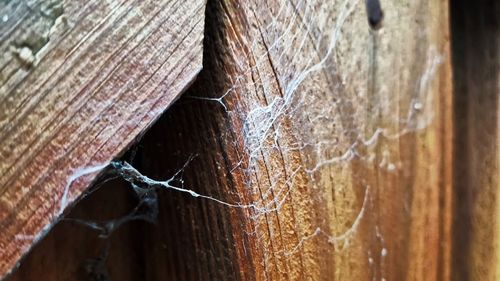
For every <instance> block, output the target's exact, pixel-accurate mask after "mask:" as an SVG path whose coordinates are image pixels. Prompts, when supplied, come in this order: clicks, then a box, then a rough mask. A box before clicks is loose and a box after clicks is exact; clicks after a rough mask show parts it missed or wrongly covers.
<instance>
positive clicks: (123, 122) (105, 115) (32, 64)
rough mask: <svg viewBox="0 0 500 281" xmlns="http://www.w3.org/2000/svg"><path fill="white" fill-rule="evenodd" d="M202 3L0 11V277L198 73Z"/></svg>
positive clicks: (11, 5) (56, 0)
mask: <svg viewBox="0 0 500 281" xmlns="http://www.w3.org/2000/svg"><path fill="white" fill-rule="evenodd" d="M204 14H205V1H204V0H189V1H168V0H165V1H160V0H158V1H156V0H148V1H60V0H47V1H2V2H1V3H0V21H1V22H2V24H1V25H0V38H1V39H0V42H1V43H0V53H1V57H0V229H1V235H0V277H1V276H3V275H5V274H6V273H7V272H8V271H9V270H10V269H11V268H12V267H13V266H14V264H15V263H16V262H17V260H18V259H19V258H20V257H21V255H22V254H23V253H25V252H26V251H27V250H28V249H29V248H30V247H31V246H32V245H33V244H34V243H35V242H37V240H38V239H39V238H40V237H42V236H43V235H44V234H45V232H46V230H47V229H48V228H50V226H51V224H52V223H53V222H54V221H55V220H56V219H57V218H58V217H59V216H60V215H61V213H62V212H63V211H64V209H65V208H66V206H67V205H68V204H71V202H72V201H73V200H74V198H76V197H77V196H79V195H80V193H81V192H82V191H83V190H85V189H86V188H87V187H88V185H89V184H90V183H91V182H92V180H93V179H94V178H95V176H96V174H97V173H98V172H100V171H101V170H102V169H103V168H104V167H105V166H106V165H107V164H108V163H109V162H110V161H111V160H112V159H113V158H115V157H116V156H117V155H118V154H119V153H121V151H123V150H124V148H126V147H127V146H128V145H129V144H130V143H131V142H132V141H133V140H134V139H135V138H136V137H137V136H138V135H139V134H140V133H141V132H143V131H144V130H145V129H146V128H148V127H149V126H150V125H151V124H152V122H153V121H155V119H157V118H158V116H159V115H160V114H161V113H162V112H163V111H164V110H165V109H166V108H167V107H168V106H169V105H170V104H171V103H172V101H173V100H175V99H176V98H177V97H178V95H179V94H180V93H181V92H182V91H183V90H184V89H185V88H186V87H187V86H188V85H189V84H190V83H191V82H192V81H193V79H194V77H195V76H196V75H197V73H198V72H199V71H200V69H201V66H202V65H201V64H202V39H203V30H204Z"/></svg>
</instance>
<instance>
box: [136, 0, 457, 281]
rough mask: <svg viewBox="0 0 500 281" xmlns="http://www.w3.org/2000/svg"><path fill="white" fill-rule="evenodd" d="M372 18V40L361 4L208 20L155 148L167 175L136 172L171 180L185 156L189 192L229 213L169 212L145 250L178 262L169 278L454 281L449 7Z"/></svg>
mask: <svg viewBox="0 0 500 281" xmlns="http://www.w3.org/2000/svg"><path fill="white" fill-rule="evenodd" d="M382 3H383V5H384V6H383V10H384V14H385V19H384V22H383V27H382V29H380V30H379V31H376V32H373V31H371V30H370V27H369V25H368V23H367V16H366V13H365V9H364V3H363V2H362V1H338V2H332V3H328V5H325V4H324V1H276V2H273V3H269V2H265V1H214V2H213V3H212V4H211V5H209V10H208V12H207V22H208V24H207V28H208V31H207V35H206V43H205V48H206V49H205V58H206V60H205V69H207V70H209V71H206V72H204V73H203V74H202V76H201V80H200V81H199V82H198V83H197V84H196V85H194V87H193V88H192V90H190V91H189V92H188V93H187V97H188V98H189V97H191V99H186V100H185V104H184V105H179V107H178V108H177V107H176V109H174V110H173V111H172V112H170V113H169V116H170V117H169V118H170V119H168V121H166V122H165V124H166V125H162V126H164V127H163V128H162V129H161V130H158V132H157V133H158V135H157V136H156V138H153V139H154V140H155V141H156V142H157V143H160V144H161V143H163V142H164V143H166V145H165V146H163V149H164V151H165V153H164V154H163V158H161V159H163V160H162V161H161V160H160V161H161V162H159V163H158V162H156V163H155V164H152V163H151V164H149V165H148V164H145V165H143V166H144V167H141V168H140V170H141V171H143V172H145V173H146V174H148V175H150V176H152V177H153V178H166V177H168V176H169V174H168V173H164V172H165V171H166V169H165V168H164V167H165V166H167V167H170V169H171V170H172V169H173V167H172V163H175V164H176V165H177V167H179V165H181V163H182V162H181V160H178V158H184V159H186V158H187V157H188V155H186V154H187V153H193V154H195V155H197V157H196V158H195V159H194V160H193V161H192V163H191V164H190V165H189V166H188V168H187V169H186V171H185V172H184V176H185V179H186V182H185V187H187V188H191V189H194V190H195V191H196V192H198V193H201V194H205V195H208V196H211V197H213V198H217V199H218V200H222V201H224V202H226V203H227V204H226V205H224V204H221V203H219V202H214V201H213V200H207V199H202V198H190V197H189V195H179V197H181V198H180V199H177V198H178V197H173V198H168V199H167V198H164V200H165V201H167V202H168V203H166V204H165V203H164V204H162V205H164V206H165V207H164V208H167V209H168V210H169V211H165V212H164V213H165V214H168V217H167V219H165V220H164V223H165V225H168V226H169V227H168V229H164V230H162V231H157V232H152V233H151V234H150V235H151V236H152V237H156V238H157V239H146V240H147V241H163V242H164V243H167V248H170V249H172V250H173V251H174V252H175V253H176V254H177V255H178V256H171V257H169V256H166V257H165V256H163V258H164V259H165V262H164V263H163V264H165V263H166V264H168V265H169V267H168V269H164V270H165V271H168V270H173V272H170V274H173V276H176V277H178V278H177V279H180V280H184V279H186V280H197V279H208V280H218V279H226V278H227V279H235V280H288V279H290V280H373V279H375V280H450V278H451V257H450V254H451V222H452V220H451V199H452V181H451V180H452V174H451V172H452V162H451V152H452V145H451V143H452V133H453V132H452V115H451V113H452V88H451V71H450V63H451V57H450V54H449V34H448V30H449V28H448V5H447V3H446V2H445V1H383V2H382ZM162 136H163V138H162ZM144 150H149V153H147V155H149V156H151V155H153V154H156V155H158V153H159V152H160V151H162V150H161V149H159V148H158V147H155V148H153V147H152V145H151V143H150V145H149V146H145V147H144ZM176 153H177V154H176ZM182 153H185V154H184V155H181V156H177V155H179V154H182ZM171 155H176V157H178V158H176V159H177V161H172V156H171ZM160 157H161V156H158V158H160ZM167 157H169V159H167ZM146 162H147V161H146ZM170 173H172V171H170ZM200 201H201V202H200ZM181 203H182V204H181ZM167 222H168V223H167ZM188 222H189V223H188ZM170 228H172V229H170ZM176 239H177V240H176ZM156 246H159V245H156ZM152 248H154V247H152ZM155 257H156V256H155Z"/></svg>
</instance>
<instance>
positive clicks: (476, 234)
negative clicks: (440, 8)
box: [452, 0, 500, 281]
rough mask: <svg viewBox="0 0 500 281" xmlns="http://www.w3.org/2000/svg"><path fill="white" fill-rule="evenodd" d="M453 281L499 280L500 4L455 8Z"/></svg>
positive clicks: (458, 3) (487, 1) (459, 0)
mask: <svg viewBox="0 0 500 281" xmlns="http://www.w3.org/2000/svg"><path fill="white" fill-rule="evenodd" d="M452 3H453V5H452V7H453V9H452V26H453V29H452V34H453V49H454V56H453V63H454V68H453V70H454V87H455V97H456V98H455V111H456V114H455V126H456V132H455V140H456V146H455V153H454V155H455V161H454V166H455V183H456V191H455V197H454V201H455V214H454V229H455V231H454V235H453V236H454V247H453V249H454V251H453V258H454V259H453V260H454V268H455V269H456V270H454V276H453V280H457V281H465V280H478V281H479V280H487V281H493V280H495V281H498V280H500V179H499V177H500V98H499V97H500V18H499V15H500V3H499V2H498V1H491V0H481V1H463V0H455V1H453V2H452Z"/></svg>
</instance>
